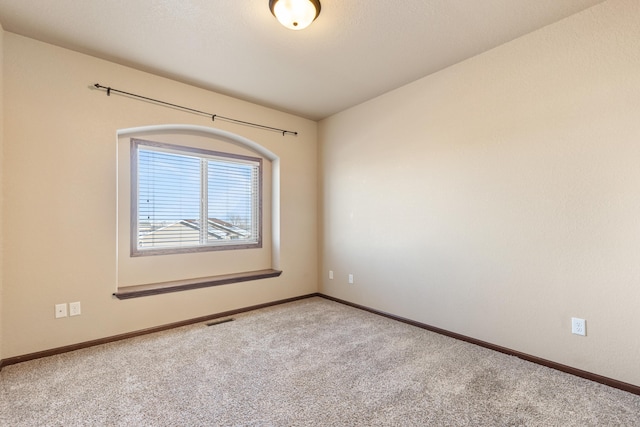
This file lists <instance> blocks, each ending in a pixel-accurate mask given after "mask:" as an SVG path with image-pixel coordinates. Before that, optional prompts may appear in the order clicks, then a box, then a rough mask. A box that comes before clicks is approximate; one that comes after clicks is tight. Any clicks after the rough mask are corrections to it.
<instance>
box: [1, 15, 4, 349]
mask: <svg viewBox="0 0 640 427" xmlns="http://www.w3.org/2000/svg"><path fill="white" fill-rule="evenodd" d="M3 58H4V30H3V29H2V25H1V24H0V360H2V357H3V356H2V354H3V353H2V336H3V333H2V331H3V329H2V328H3V324H2V317H3V314H2V312H3V310H2V307H3V305H4V297H3V292H2V284H3V277H4V274H3V271H4V269H3V268H2V266H3V258H4V256H3V255H4V238H3V234H2V233H3V231H2V229H3V227H2V216H3V212H4V204H3V201H4V195H3V187H2V176H3V175H4V172H3V171H4V160H3V159H4V144H3V141H4V123H3V118H4V112H3V106H4V101H3V100H4V96H3V88H4V61H3Z"/></svg>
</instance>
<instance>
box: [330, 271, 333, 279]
mask: <svg viewBox="0 0 640 427" xmlns="http://www.w3.org/2000/svg"><path fill="white" fill-rule="evenodd" d="M329 280H333V270H329Z"/></svg>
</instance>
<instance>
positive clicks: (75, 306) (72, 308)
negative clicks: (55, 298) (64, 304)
mask: <svg viewBox="0 0 640 427" xmlns="http://www.w3.org/2000/svg"><path fill="white" fill-rule="evenodd" d="M81 313H82V312H81V311H80V301H78V302H70V303H69V316H80V314H81Z"/></svg>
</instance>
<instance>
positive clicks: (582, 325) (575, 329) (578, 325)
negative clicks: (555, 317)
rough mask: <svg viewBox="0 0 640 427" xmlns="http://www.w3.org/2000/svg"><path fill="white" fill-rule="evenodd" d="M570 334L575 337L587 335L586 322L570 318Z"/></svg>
mask: <svg viewBox="0 0 640 427" xmlns="http://www.w3.org/2000/svg"><path fill="white" fill-rule="evenodd" d="M571 333H572V334H575V335H582V336H583V337H584V336H586V335H587V321H586V320H584V319H579V318H577V317H572V318H571Z"/></svg>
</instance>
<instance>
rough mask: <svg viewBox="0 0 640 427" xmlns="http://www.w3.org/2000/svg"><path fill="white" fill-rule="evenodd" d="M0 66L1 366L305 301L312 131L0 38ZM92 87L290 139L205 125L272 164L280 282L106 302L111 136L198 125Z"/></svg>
mask: <svg viewBox="0 0 640 427" xmlns="http://www.w3.org/2000/svg"><path fill="white" fill-rule="evenodd" d="M4 55H5V68H4V72H5V76H4V77H5V82H6V85H5V89H6V90H5V96H4V103H5V105H8V106H10V107H9V108H7V109H5V114H4V119H5V133H4V135H5V147H4V148H5V167H4V170H3V174H4V184H5V187H4V197H5V205H4V211H3V213H4V239H5V254H4V255H5V257H4V262H5V268H4V270H3V280H4V298H3V303H2V305H3V315H4V333H3V337H2V338H3V354H2V356H3V357H4V358H8V357H12V356H16V355H22V354H27V353H31V352H35V351H40V350H45V349H50V348H55V347H58V346H63V345H68V344H72V343H77V342H83V341H88V340H91V339H97V338H101V337H107V336H112V335H116V334H120V333H124V332H129V331H136V330H140V329H144V328H148V327H153V326H157V325H163V324H168V323H172V322H176V321H180V320H185V319H191V318H195V317H199V316H205V315H208V314H213V313H217V312H221V311H226V310H231V309H235V308H241V307H246V306H251V305H255V304H260V303H265V302H270V301H276V300H280V299H284V298H289V297H294V296H298V295H304V294H308V293H311V292H315V291H316V290H317V269H316V263H317V244H316V242H317V221H316V214H317V169H316V168H317V166H316V165H317V147H316V140H317V136H316V129H317V124H316V123H315V122H313V121H310V120H306V119H302V118H299V117H296V116H292V115H288V114H284V113H280V112H277V111H274V110H271V109H267V108H264V107H260V106H257V105H254V104H250V103H247V102H243V101H240V100H237V99H233V98H230V97H225V96H222V95H218V94H216V93H212V92H209V91H205V90H201V89H198V88H195V87H192V86H188V85H184V84H180V83H177V82H174V81H171V80H168V79H164V78H160V77H157V76H153V75H150V74H147V73H143V72H139V71H136V70H133V69H130V68H126V67H122V66H119V65H116V64H113V63H110V62H107V61H102V60H98V59H96V58H93V57H90V56H86V55H82V54H78V53H75V52H72V51H69V50H65V49H60V48H57V47H54V46H51V45H48V44H44V43H40V42H37V41H34V40H31V39H28V38H24V37H21V36H18V35H15V34H11V33H5V34H4ZM94 83H101V84H103V85H110V86H112V87H114V88H118V89H122V90H126V91H130V92H136V93H140V94H143V95H146V96H151V97H156V98H159V99H163V100H167V101H170V102H174V103H177V104H181V105H185V106H188V107H192V108H196V109H200V110H204V111H211V112H212V113H216V114H221V115H225V116H228V117H234V118H238V119H241V120H248V121H252V122H256V123H263V124H266V125H269V126H274V127H281V128H285V129H291V130H296V131H298V132H299V135H298V136H297V137H294V136H285V137H283V136H282V134H279V133H277V132H268V131H263V130H259V129H256V128H251V127H246V126H239V125H233V124H230V123H225V122H221V121H216V122H215V124H213V126H215V127H217V128H220V129H223V130H226V131H229V132H233V133H236V134H238V135H240V136H242V137H244V138H247V139H249V140H251V141H255V142H257V143H259V144H260V145H262V146H264V147H265V148H266V149H267V150H269V151H271V152H273V153H275V154H276V155H277V156H278V157H279V158H280V180H281V182H280V193H281V194H280V206H279V209H280V217H281V223H280V228H281V229H280V239H281V241H280V254H279V256H280V263H279V265H280V267H281V268H282V270H283V271H284V273H283V274H282V276H280V277H279V278H275V279H266V280H259V281H251V282H245V283H238V284H232V285H226V286H218V287H214V288H207V289H199V290H194V291H188V292H180V293H173V294H166V295H160V296H153V297H145V298H137V299H133V300H126V301H120V300H117V299H115V298H113V297H112V293H113V292H114V291H115V289H116V285H117V283H116V282H117V280H116V278H117V273H116V268H117V265H116V230H117V220H116V218H117V217H116V201H117V194H116V188H117V186H116V184H117V183H116V178H117V168H116V144H117V137H116V132H117V131H118V130H119V129H127V128H133V127H139V126H150V125H163V124H185V125H198V126H212V123H211V120H210V119H208V118H207V117H200V116H195V115H192V114H188V113H184V112H180V111H176V110H174V109H170V108H165V107H161V106H157V105H153V104H150V103H145V102H140V101H136V100H132V99H129V98H126V97H122V96H118V95H115V94H112V95H111V96H110V97H107V96H106V95H105V93H104V92H103V91H97V90H94V89H92V88H91V86H92V85H93V84H94ZM236 253H237V256H242V253H241V251H236ZM220 254H221V253H220V252H218V253H215V252H212V253H208V255H207V256H206V262H207V263H209V264H210V266H211V268H210V269H208V273H207V274H220V273H229V271H228V270H227V268H228V265H227V264H225V262H224V261H223V258H224V257H223V256H221V255H220ZM225 255H226V254H225ZM181 256H184V255H181ZM155 258H157V262H162V257H155ZM150 268H153V267H150ZM170 279H175V278H173V277H172V278H170ZM73 301H80V302H81V303H82V315H81V316H77V317H68V318H63V319H57V320H56V319H54V304H56V303H62V302H73Z"/></svg>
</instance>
